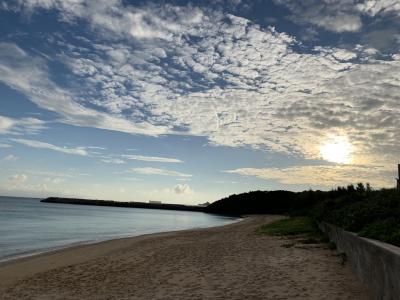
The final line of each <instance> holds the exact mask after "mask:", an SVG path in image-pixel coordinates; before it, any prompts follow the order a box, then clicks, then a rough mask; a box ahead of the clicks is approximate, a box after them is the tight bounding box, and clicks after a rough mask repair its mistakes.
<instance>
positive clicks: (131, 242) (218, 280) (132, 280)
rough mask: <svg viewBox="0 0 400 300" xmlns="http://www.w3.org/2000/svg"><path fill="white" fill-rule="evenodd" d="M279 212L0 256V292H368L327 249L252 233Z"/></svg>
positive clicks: (206, 295) (287, 295)
mask: <svg viewBox="0 0 400 300" xmlns="http://www.w3.org/2000/svg"><path fill="white" fill-rule="evenodd" d="M277 218H279V217H278V216H256V217H251V218H246V219H245V220H243V221H241V222H238V223H234V224H230V225H227V226H222V227H214V228H208V229H196V230H187V231H180V232H171V233H160V234H152V235H146V236H140V237H133V238H125V239H118V240H112V241H107V242H102V243H98V244H92V245H83V246H78V247H74V248H69V249H65V250H60V251H56V252H52V253H47V254H42V255H37V256H34V257H30V258H25V259H20V260H17V261H13V262H9V263H6V264H2V265H1V266H0V295H1V296H0V299H171V300H172V299H349V300H350V299H352V300H354V299H369V297H368V294H367V291H366V289H365V287H363V286H362V285H361V284H360V282H359V281H358V280H357V279H356V277H355V276H354V275H353V273H352V271H351V270H350V268H349V266H348V265H346V264H345V265H342V264H341V258H340V257H339V256H337V255H335V254H337V253H335V252H334V251H332V250H328V249H325V248H322V247H316V246H315V245H302V244H296V245H295V246H293V247H285V246H284V245H287V244H288V242H289V241H288V240H287V239H285V238H277V237H270V236H266V235H258V234H256V233H255V230H256V228H257V227H258V226H260V225H261V224H264V223H267V222H270V221H272V220H275V219H277Z"/></svg>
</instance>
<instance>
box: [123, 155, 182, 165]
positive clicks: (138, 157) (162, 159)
mask: <svg viewBox="0 0 400 300" xmlns="http://www.w3.org/2000/svg"><path fill="white" fill-rule="evenodd" d="M122 157H124V158H126V159H131V160H140V161H148V162H161V163H182V162H183V161H182V160H180V159H177V158H168V157H159V156H144V155H122Z"/></svg>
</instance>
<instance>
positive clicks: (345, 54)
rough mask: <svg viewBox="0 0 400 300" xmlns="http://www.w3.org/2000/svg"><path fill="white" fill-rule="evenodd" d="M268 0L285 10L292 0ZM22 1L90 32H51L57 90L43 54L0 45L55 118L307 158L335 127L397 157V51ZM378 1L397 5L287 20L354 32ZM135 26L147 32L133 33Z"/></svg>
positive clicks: (166, 16)
mask: <svg viewBox="0 0 400 300" xmlns="http://www.w3.org/2000/svg"><path fill="white" fill-rule="evenodd" d="M277 1H278V0H277ZM279 2H280V3H283V4H285V5H287V6H288V7H289V8H290V9H291V10H292V11H296V9H297V7H298V6H299V5H300V4H299V2H298V1H289V0H279ZM20 3H22V2H20ZM24 3H26V4H25V6H26V7H27V8H28V9H30V10H32V11H34V9H35V8H36V7H39V6H40V7H42V8H45V9H50V8H51V9H56V10H57V11H58V12H59V16H60V17H62V18H63V19H64V20H67V21H68V22H73V21H74V20H75V19H76V18H80V19H81V20H85V22H88V24H89V30H91V33H92V34H93V35H94V36H95V39H94V40H92V41H86V42H85V41H84V39H80V40H79V43H78V42H77V41H76V40H69V44H66V43H65V42H64V44H61V42H62V41H58V40H57V41H56V42H57V43H58V44H57V45H63V46H62V49H61V50H60V54H59V56H58V59H59V61H60V62H61V63H64V64H65V66H66V67H67V68H69V70H70V71H71V73H72V74H69V75H71V81H72V82H71V86H78V87H79V88H77V89H73V88H70V89H68V90H67V89H66V88H61V87H59V86H58V85H57V84H55V83H54V82H53V81H52V80H50V78H51V76H50V74H51V68H50V66H48V65H47V64H46V62H45V61H44V60H43V59H41V58H38V57H35V56H32V55H30V54H29V53H27V52H26V51H24V50H22V49H21V48H19V47H18V46H16V45H14V44H5V43H3V44H0V80H1V81H2V82H4V83H5V84H7V85H9V86H11V87H13V88H14V89H16V90H19V91H20V92H22V93H25V94H26V95H27V96H28V97H29V98H30V99H31V101H33V102H34V103H36V104H37V105H39V106H40V107H42V108H44V109H48V110H51V111H54V112H57V113H58V114H59V115H60V116H61V120H62V122H65V123H68V124H73V125H77V126H89V127H96V128H103V129H110V130H117V131H122V132H127V133H139V134H146V135H153V136H156V135H160V134H184V135H196V136H205V137H207V138H208V140H209V141H210V143H211V144H213V145H224V146H231V147H246V146H249V147H252V148H256V149H266V150H269V151H272V152H284V153H287V154H290V155H296V156H300V157H303V158H307V159H317V158H319V156H320V155H319V150H318V149H319V145H321V144H322V143H323V142H324V139H325V138H326V135H327V134H338V135H343V133H345V134H346V136H347V137H348V139H349V142H350V143H352V144H353V145H355V149H356V151H355V153H354V155H355V156H356V157H360V159H363V163H364V164H372V162H378V163H381V162H382V163H384V164H387V162H391V161H396V160H397V159H398V149H399V147H400V144H399V143H400V132H399V130H398V126H397V119H398V115H399V113H400V107H399V97H398V95H399V94H400V79H399V77H398V74H399V72H400V55H398V54H397V55H393V57H392V59H387V60H378V59H376V58H375V56H376V53H377V52H376V50H374V49H371V48H366V47H363V46H360V45H355V47H353V49H350V50H348V49H341V48H335V47H329V46H323V47H315V48H314V49H313V51H310V52H309V53H304V52H297V51H296V49H297V48H296V47H294V46H300V43H299V42H298V41H296V39H295V38H294V37H292V36H289V35H288V34H285V33H281V32H278V31H277V30H276V29H274V28H272V27H270V28H267V29H264V28H260V27H259V26H257V25H256V24H253V23H251V22H250V21H249V20H247V19H245V18H240V17H236V16H233V15H229V14H224V13H223V12H221V11H209V10H206V9H204V10H203V11H200V10H199V9H197V8H196V9H194V8H193V9H192V8H190V7H189V8H182V7H175V6H171V5H150V6H143V7H141V8H140V9H135V8H133V7H126V6H124V4H123V2H121V1H107V2H106V1H100V2H96V6H95V4H91V3H89V2H87V1H84V0H82V1H73V2H71V1H56V0H53V1H51V0H48V1H46V2H44V0H43V1H27V2H24ZM382 3H383V4H384V5H383V4H382ZM389 4H391V5H389ZM313 5H314V6H313ZM379 5H382V6H379ZM378 6H379V7H381V8H382V7H383V9H384V11H386V12H389V11H391V12H396V11H397V10H396V9H395V8H396V3H393V2H391V1H385V0H382V2H379V1H372V0H371V1H369V2H368V6H363V7H361V6H357V5H355V2H354V1H353V0H340V1H336V2H332V1H327V0H323V1H316V0H307V1H304V3H303V2H302V8H301V10H298V11H299V12H303V11H304V12H305V13H304V14H303V15H301V16H300V14H294V16H293V17H296V18H299V19H298V20H297V19H296V21H299V22H302V21H304V22H307V24H309V23H311V24H314V25H315V26H319V27H322V28H325V29H327V30H332V31H337V32H340V31H354V30H359V29H360V26H362V23H361V19H360V16H361V15H363V14H364V15H365V14H370V15H376V14H378V13H382V9H381V8H379V7H378ZM292 7H293V9H292ZM313 9H314V10H313ZM378 11H380V12H378ZM107 20H108V22H107ZM293 20H294V19H293ZM66 26H67V25H66ZM84 29H85V28H83V30H84ZM86 29H88V28H86ZM132 30H133V31H132ZM145 32H146V34H148V36H149V37H151V38H143V33H145ZM113 36H115V37H118V38H117V39H113ZM77 38H78V37H77ZM75 43H76V44H75ZM132 45H136V46H137V47H133V46H132ZM87 52H89V53H90V56H87V55H86V54H85V53H87ZM7 126H8V125H3V127H7ZM304 141H307V143H305V142H304ZM137 157H142V158H143V156H139V155H138V156H137ZM366 158H368V160H367V159H366ZM357 163H360V162H357ZM385 176H387V175H385ZM385 178H389V177H385Z"/></svg>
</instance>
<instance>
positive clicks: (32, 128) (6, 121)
mask: <svg viewBox="0 0 400 300" xmlns="http://www.w3.org/2000/svg"><path fill="white" fill-rule="evenodd" d="M44 124H45V122H44V121H42V120H39V119H36V118H22V119H14V118H10V117H5V116H0V134H7V133H12V134H22V133H30V134H34V133H38V132H39V131H41V130H43V129H45V126H44ZM2 145H4V144H2Z"/></svg>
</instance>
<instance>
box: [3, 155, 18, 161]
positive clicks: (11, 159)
mask: <svg viewBox="0 0 400 300" xmlns="http://www.w3.org/2000/svg"><path fill="white" fill-rule="evenodd" d="M17 159H18V157H17V156H15V155H13V154H9V155H7V156H6V157H4V158H3V160H6V161H15V160H17Z"/></svg>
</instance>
